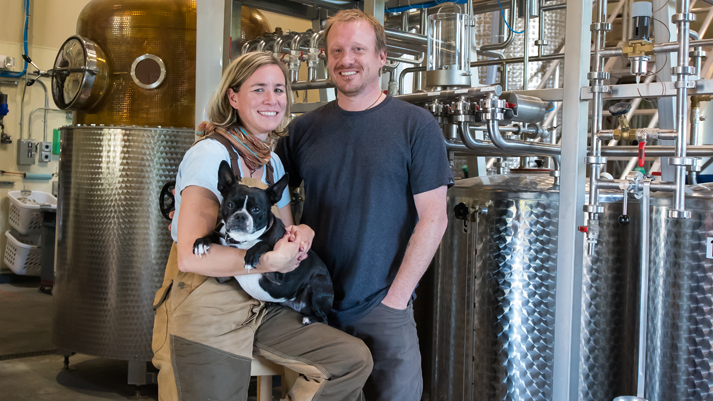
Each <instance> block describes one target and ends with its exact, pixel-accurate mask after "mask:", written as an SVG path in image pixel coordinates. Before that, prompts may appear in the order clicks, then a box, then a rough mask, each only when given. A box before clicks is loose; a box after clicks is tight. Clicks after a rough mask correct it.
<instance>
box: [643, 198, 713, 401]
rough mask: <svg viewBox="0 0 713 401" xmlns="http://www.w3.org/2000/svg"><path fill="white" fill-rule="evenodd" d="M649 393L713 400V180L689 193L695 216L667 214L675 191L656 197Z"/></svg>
mask: <svg viewBox="0 0 713 401" xmlns="http://www.w3.org/2000/svg"><path fill="white" fill-rule="evenodd" d="M651 206H652V210H651V262H650V270H651V275H650V279H649V288H650V292H649V310H648V312H649V313H648V333H649V335H648V342H647V350H648V358H647V361H646V362H647V366H646V368H647V369H646V398H647V399H648V400H649V401H664V400H677V401H688V400H711V399H713V367H712V365H713V343H712V336H711V333H712V332H713V291H712V290H711V286H713V259H711V257H713V255H711V252H712V251H713V248H712V247H713V242H711V241H713V184H702V185H698V186H693V187H692V191H691V192H689V193H688V194H687V196H686V210H690V211H691V212H692V216H691V219H688V220H679V219H669V218H667V217H666V216H667V212H668V210H669V209H671V208H672V207H673V205H672V200H671V196H670V194H665V193H663V194H655V195H654V196H652V199H651Z"/></svg>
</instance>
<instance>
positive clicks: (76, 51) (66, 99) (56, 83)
mask: <svg viewBox="0 0 713 401" xmlns="http://www.w3.org/2000/svg"><path fill="white" fill-rule="evenodd" d="M52 72H53V74H52V97H53V98H54V102H55V104H57V107H59V108H60V109H63V110H89V109H91V108H92V107H94V106H95V105H96V104H97V103H98V102H99V100H101V98H102V96H103V95H104V93H105V92H106V88H107V83H108V67H107V63H106V57H105V56H104V52H103V51H102V49H101V48H100V47H99V46H98V45H97V44H96V43H94V42H93V41H91V40H89V39H86V38H83V37H81V36H79V35H75V36H71V37H70V38H69V39H67V40H66V41H65V42H64V44H63V45H62V47H61V48H60V49H59V53H58V54H57V58H56V59H55V62H54V68H53V69H52Z"/></svg>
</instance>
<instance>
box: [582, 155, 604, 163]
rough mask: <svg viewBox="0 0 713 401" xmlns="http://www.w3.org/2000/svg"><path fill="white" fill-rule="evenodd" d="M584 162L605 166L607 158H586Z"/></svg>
mask: <svg viewBox="0 0 713 401" xmlns="http://www.w3.org/2000/svg"><path fill="white" fill-rule="evenodd" d="M585 160H586V162H587V164H607V158H606V157H604V156H587V158H586V159H585Z"/></svg>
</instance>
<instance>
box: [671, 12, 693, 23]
mask: <svg viewBox="0 0 713 401" xmlns="http://www.w3.org/2000/svg"><path fill="white" fill-rule="evenodd" d="M695 20H696V14H693V13H677V14H674V15H673V16H671V22H673V23H674V24H675V23H678V22H691V21H695Z"/></svg>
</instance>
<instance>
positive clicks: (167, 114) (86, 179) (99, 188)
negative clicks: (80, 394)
mask: <svg viewBox="0 0 713 401" xmlns="http://www.w3.org/2000/svg"><path fill="white" fill-rule="evenodd" d="M77 34H78V35H77V36H73V37H72V38H70V39H68V40H67V41H66V42H65V44H64V45H63V48H62V50H61V51H60V53H59V54H58V55H57V60H56V62H55V66H56V67H58V68H63V67H70V68H73V67H87V68H85V69H84V72H81V71H82V70H80V69H76V68H75V69H74V70H73V71H77V70H79V71H80V72H76V73H75V72H71V71H70V72H69V73H68V74H64V75H62V74H56V75H55V77H54V78H53V96H54V97H55V102H57V104H58V106H60V105H61V107H63V108H66V109H70V110H75V120H74V123H75V125H72V126H68V127H63V128H62V129H61V135H62V146H61V151H60V167H59V202H58V228H57V254H56V258H57V264H56V281H55V287H54V303H55V313H54V342H55V344H56V345H57V347H58V348H59V349H61V350H62V351H64V352H65V353H68V352H80V353H83V354H89V355H94V356H99V357H106V358H114V359H123V360H129V361H130V362H132V361H133V362H135V363H134V364H133V365H132V363H130V364H129V366H130V369H129V373H130V378H129V382H130V383H132V384H143V383H142V381H145V380H146V374H145V369H146V363H145V361H148V360H150V359H151V357H152V351H151V331H152V328H153V311H152V307H151V306H152V301H153V297H154V294H155V292H156V290H157V289H158V287H159V286H160V284H161V281H162V276H163V270H164V267H165V264H166V260H167V259H168V254H169V251H170V248H171V243H172V242H171V237H170V234H169V232H168V230H167V222H166V220H165V219H163V217H162V216H161V214H160V212H159V209H158V198H159V194H160V191H161V188H162V186H163V185H164V184H165V183H166V182H167V181H170V180H173V179H175V176H176V172H177V170H178V165H179V164H180V162H181V160H182V158H183V155H184V153H185V152H186V150H187V149H188V148H189V147H190V146H191V144H192V143H193V140H194V130H193V126H194V121H193V119H194V106H195V52H196V39H195V38H196V3H195V0H173V1H169V0H154V1H150V2H145V1H136V0H94V1H92V2H90V3H89V4H87V6H86V7H85V8H84V10H83V11H82V13H81V14H80V16H79V22H78V24H77ZM82 63H84V65H82ZM89 70H92V71H96V74H90V73H89V72H91V71H89ZM88 71H89V72H88ZM174 127H185V128H174ZM141 365H143V366H141ZM132 366H134V367H137V368H138V372H139V373H137V374H135V375H133V376H132ZM141 369H143V372H144V373H143V377H142V374H141Z"/></svg>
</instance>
